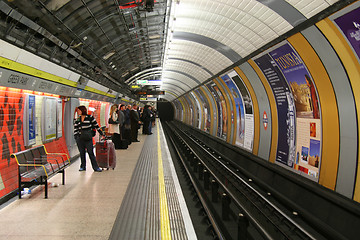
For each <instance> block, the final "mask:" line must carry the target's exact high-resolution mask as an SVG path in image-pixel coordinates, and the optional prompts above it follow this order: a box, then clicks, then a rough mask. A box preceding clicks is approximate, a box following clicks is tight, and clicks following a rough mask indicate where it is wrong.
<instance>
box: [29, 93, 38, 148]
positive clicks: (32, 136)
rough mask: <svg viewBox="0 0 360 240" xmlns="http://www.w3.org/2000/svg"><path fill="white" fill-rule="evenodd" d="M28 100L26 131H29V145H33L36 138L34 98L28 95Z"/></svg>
mask: <svg viewBox="0 0 360 240" xmlns="http://www.w3.org/2000/svg"><path fill="white" fill-rule="evenodd" d="M28 98H29V100H28V101H29V102H28V103H29V105H28V117H29V118H28V121H29V125H28V131H29V138H28V141H29V145H32V144H35V141H36V140H35V138H36V122H35V121H36V120H35V96H34V95H28Z"/></svg>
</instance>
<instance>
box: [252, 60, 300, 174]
mask: <svg viewBox="0 0 360 240" xmlns="http://www.w3.org/2000/svg"><path fill="white" fill-rule="evenodd" d="M254 61H255V62H256V64H257V65H258V66H259V68H260V69H261V71H262V72H263V73H264V75H265V77H266V79H267V80H268V82H269V84H270V87H271V89H272V91H273V93H274V96H275V101H276V107H277V114H278V147H277V152H276V162H279V163H282V164H285V165H287V166H289V167H293V164H294V159H295V106H294V105H295V104H294V100H293V97H292V95H291V92H290V88H289V86H288V84H287V82H286V80H285V78H284V76H283V74H282V72H281V70H280V67H279V66H278V65H277V64H276V63H275V61H274V60H273V59H272V57H271V55H270V54H265V55H263V56H261V57H260V58H258V59H255V60H254Z"/></svg>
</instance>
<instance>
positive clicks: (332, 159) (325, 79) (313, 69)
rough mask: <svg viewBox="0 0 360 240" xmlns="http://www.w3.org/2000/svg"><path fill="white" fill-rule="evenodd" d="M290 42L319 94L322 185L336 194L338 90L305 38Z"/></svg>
mask: <svg viewBox="0 0 360 240" xmlns="http://www.w3.org/2000/svg"><path fill="white" fill-rule="evenodd" d="M288 41H289V42H290V44H291V45H292V46H293V47H294V48H295V50H296V51H297V52H298V54H299V55H300V57H301V58H302V60H303V61H304V64H305V65H306V67H307V68H308V70H309V72H310V74H311V75H312V77H313V80H314V83H315V85H316V88H317V91H318V93H319V101H320V107H321V123H322V152H321V155H322V158H321V166H320V176H319V183H320V184H321V185H323V186H325V187H327V188H330V189H332V190H334V189H335V185H336V177H337V169H338V163H339V146H340V135H339V114H338V107H337V102H336V97H335V93H334V89H333V87H332V84H331V81H330V78H329V76H328V74H327V72H326V70H325V68H324V66H323V64H322V62H321V60H320V59H319V57H318V56H317V54H316V52H315V51H314V49H313V48H312V47H311V45H310V44H309V42H308V41H307V40H306V39H305V37H304V36H303V35H302V34H300V33H297V34H295V35H293V36H291V37H290V38H289V39H288ZM334 130H335V131H334Z"/></svg>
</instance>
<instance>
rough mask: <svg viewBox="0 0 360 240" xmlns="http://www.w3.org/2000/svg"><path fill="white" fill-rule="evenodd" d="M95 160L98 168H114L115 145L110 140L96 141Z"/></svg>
mask: <svg viewBox="0 0 360 240" xmlns="http://www.w3.org/2000/svg"><path fill="white" fill-rule="evenodd" d="M95 149H96V161H97V163H98V165H99V167H100V168H106V169H108V170H109V168H112V169H115V167H116V153H115V146H114V143H113V142H112V141H109V140H105V141H100V142H96V144H95Z"/></svg>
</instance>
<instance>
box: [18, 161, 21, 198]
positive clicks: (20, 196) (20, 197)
mask: <svg viewBox="0 0 360 240" xmlns="http://www.w3.org/2000/svg"><path fill="white" fill-rule="evenodd" d="M18 191H19V199H21V175H20V167H19V190H18Z"/></svg>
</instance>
